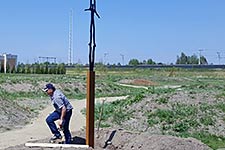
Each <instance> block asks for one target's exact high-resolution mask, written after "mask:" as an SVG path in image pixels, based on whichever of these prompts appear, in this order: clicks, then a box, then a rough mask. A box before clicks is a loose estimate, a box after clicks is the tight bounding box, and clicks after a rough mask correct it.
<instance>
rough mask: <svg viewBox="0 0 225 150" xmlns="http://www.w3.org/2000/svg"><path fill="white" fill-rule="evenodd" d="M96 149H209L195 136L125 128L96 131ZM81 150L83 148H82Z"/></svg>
mask: <svg viewBox="0 0 225 150" xmlns="http://www.w3.org/2000/svg"><path fill="white" fill-rule="evenodd" d="M73 135H76V136H75V137H74V138H73V143H74V144H85V139H84V137H85V132H84V131H79V132H76V133H73ZM35 142H37V143H38V142H42V143H43V142H44V143H47V142H48V139H43V140H39V141H35ZM13 149H17V150H18V149H23V150H30V148H29V147H25V146H24V145H19V146H15V147H9V148H7V150H13ZM35 149H36V150H39V149H40V150H43V149H45V150H48V149H50V148H41V147H40V148H35ZM59 149H60V150H62V149H65V150H72V149H74V148H51V150H59ZM89 149H91V148H89ZM95 149H96V150H101V149H105V150H116V149H123V150H132V149H133V150H138V149H141V150H161V149H163V150H181V149H182V150H208V149H210V148H209V147H208V146H207V145H205V144H203V143H201V142H200V141H198V140H196V139H193V138H187V139H184V138H178V137H173V136H164V135H151V134H149V133H134V132H129V131H126V130H123V129H102V130H100V131H99V132H96V138H95ZM80 150H82V149H81V148H80Z"/></svg>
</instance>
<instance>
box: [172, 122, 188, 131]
mask: <svg viewBox="0 0 225 150" xmlns="http://www.w3.org/2000/svg"><path fill="white" fill-rule="evenodd" d="M189 128H190V126H189V123H188V122H185V121H182V122H178V123H176V124H175V125H174V126H173V131H175V132H187V131H188V129H189Z"/></svg>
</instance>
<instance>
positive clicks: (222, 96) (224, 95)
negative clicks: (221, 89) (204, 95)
mask: <svg viewBox="0 0 225 150" xmlns="http://www.w3.org/2000/svg"><path fill="white" fill-rule="evenodd" d="M215 97H216V98H217V99H220V98H225V93H220V94H217V95H216V96H215Z"/></svg>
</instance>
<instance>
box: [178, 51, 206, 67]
mask: <svg viewBox="0 0 225 150" xmlns="http://www.w3.org/2000/svg"><path fill="white" fill-rule="evenodd" d="M198 63H199V58H198V56H196V55H195V54H194V55H192V56H186V55H185V54H184V53H183V52H182V53H181V56H180V57H179V56H177V61H176V64H198ZM200 64H208V62H207V59H206V58H205V57H204V56H201V58H200Z"/></svg>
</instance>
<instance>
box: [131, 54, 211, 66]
mask: <svg viewBox="0 0 225 150" xmlns="http://www.w3.org/2000/svg"><path fill="white" fill-rule="evenodd" d="M156 64H158V65H161V64H163V63H161V62H160V63H156V62H155V61H153V60H152V59H148V60H143V61H139V60H138V59H131V60H130V61H129V63H128V65H131V66H137V65H156ZM176 64H203V65H207V64H208V61H207V59H206V58H205V57H204V56H200V58H198V56H197V55H195V54H193V55H191V56H187V55H186V54H185V53H183V52H182V53H181V55H180V56H177V60H176Z"/></svg>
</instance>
